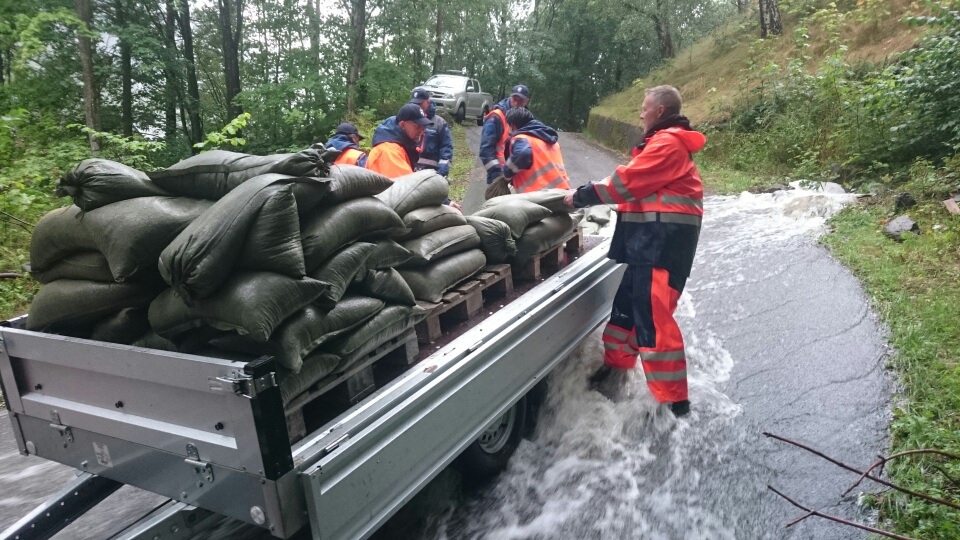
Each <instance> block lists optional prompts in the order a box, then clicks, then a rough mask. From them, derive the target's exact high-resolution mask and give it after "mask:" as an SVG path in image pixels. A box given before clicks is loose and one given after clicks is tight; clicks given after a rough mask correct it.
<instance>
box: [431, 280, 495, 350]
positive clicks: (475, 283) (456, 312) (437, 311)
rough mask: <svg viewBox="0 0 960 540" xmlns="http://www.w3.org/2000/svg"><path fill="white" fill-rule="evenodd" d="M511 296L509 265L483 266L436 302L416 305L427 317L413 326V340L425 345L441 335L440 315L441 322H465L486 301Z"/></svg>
mask: <svg viewBox="0 0 960 540" xmlns="http://www.w3.org/2000/svg"><path fill="white" fill-rule="evenodd" d="M485 293H486V294H485ZM511 293H513V274H512V272H511V270H510V265H509V264H493V265H488V266H484V267H483V268H482V269H481V270H480V272H479V273H477V274H476V275H474V276H473V277H470V278H468V279H466V280H464V281H462V282H460V284H458V285H456V286H454V287H452V288H451V289H450V290H448V291H447V292H446V293H445V294H444V295H443V298H442V299H441V300H440V302H439V303H436V304H434V303H432V302H417V304H418V305H419V306H420V307H422V308H424V309H426V310H428V314H427V318H426V319H424V320H423V322H421V323H420V324H418V325H417V326H416V330H417V339H418V340H419V341H420V343H425V344H430V343H433V342H435V341H437V340H438V339H439V338H440V336H441V335H442V334H443V328H442V325H441V320H440V318H441V315H443V316H444V318H445V319H448V318H449V319H453V320H456V321H468V320H470V319H472V318H473V317H475V316H476V315H477V314H478V313H480V310H482V309H483V303H484V301H486V300H487V299H489V298H502V297H505V296H507V295H509V294H511Z"/></svg>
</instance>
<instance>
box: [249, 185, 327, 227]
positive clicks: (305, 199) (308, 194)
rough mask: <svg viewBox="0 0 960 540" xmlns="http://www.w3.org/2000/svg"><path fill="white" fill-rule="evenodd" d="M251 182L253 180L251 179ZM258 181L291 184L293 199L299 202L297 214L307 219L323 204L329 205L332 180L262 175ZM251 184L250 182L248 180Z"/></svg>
mask: <svg viewBox="0 0 960 540" xmlns="http://www.w3.org/2000/svg"><path fill="white" fill-rule="evenodd" d="M250 180H253V178H251V179H250ZM257 180H258V181H263V182H267V181H268V180H269V181H273V182H275V183H279V184H290V185H291V186H292V189H293V198H295V199H296V200H297V214H298V215H299V216H300V219H301V220H302V219H305V218H306V217H307V216H309V215H310V214H311V213H312V212H313V211H314V209H316V208H317V206H318V205H320V204H321V203H323V204H327V203H329V201H328V199H327V196H328V195H329V194H330V179H329V178H315V177H312V176H290V175H288V174H275V173H270V174H261V175H260V176H258V177H257ZM248 182H249V180H248Z"/></svg>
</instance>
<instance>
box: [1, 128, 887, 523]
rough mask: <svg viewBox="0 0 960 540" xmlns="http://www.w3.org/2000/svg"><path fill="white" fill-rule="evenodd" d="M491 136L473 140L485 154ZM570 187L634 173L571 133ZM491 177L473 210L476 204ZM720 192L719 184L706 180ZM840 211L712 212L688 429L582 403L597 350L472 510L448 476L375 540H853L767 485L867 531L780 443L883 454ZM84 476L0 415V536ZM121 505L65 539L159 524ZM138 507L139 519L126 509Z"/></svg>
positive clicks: (720, 204)
mask: <svg viewBox="0 0 960 540" xmlns="http://www.w3.org/2000/svg"><path fill="white" fill-rule="evenodd" d="M478 137H479V129H478V128H471V129H469V131H468V140H469V141H470V142H471V145H473V146H474V147H476V145H477V138H478ZM561 144H562V145H563V153H564V160H565V162H566V166H567V170H568V171H569V173H570V176H571V180H572V182H573V183H574V184H576V185H579V184H582V183H583V182H585V181H587V180H595V179H599V178H601V177H603V176H605V175H606V174H608V173H609V172H610V171H612V170H613V168H614V167H615V166H616V164H617V163H620V162H622V160H623V159H624V158H623V156H619V155H616V154H614V153H612V152H609V151H606V150H604V149H602V148H600V147H598V146H596V145H594V144H592V143H590V142H588V141H584V140H583V139H582V138H580V137H578V136H576V135H572V134H568V133H563V134H561ZM483 177H484V176H483V173H482V170H481V169H479V168H478V169H476V170H475V171H474V182H473V183H472V185H471V186H470V188H469V190H468V192H467V195H466V197H465V200H464V206H465V209H466V210H467V211H468V212H469V211H472V210H474V209H476V208H477V207H479V205H480V204H481V203H482V198H483V196H482V193H483V188H484V187H485V186H484V182H483ZM705 180H706V182H707V185H708V186H709V178H706V179H705ZM838 207H839V201H838V198H837V197H833V196H827V195H824V194H822V193H817V192H790V193H780V194H774V195H758V196H752V195H743V196H736V197H717V196H713V197H709V198H708V200H707V201H706V203H705V212H706V217H705V224H704V230H703V235H702V237H701V243H700V249H699V251H698V255H697V260H696V263H695V266H694V271H693V276H692V277H691V279H690V280H689V281H688V283H687V288H686V290H685V292H684V295H683V297H682V299H681V303H680V307H679V309H678V320H679V322H680V325H681V327H682V329H683V331H684V336H685V339H686V345H687V352H688V358H689V361H690V369H689V371H690V393H691V401H692V412H691V414H690V415H689V416H688V417H686V418H684V419H682V420H679V421H678V420H676V419H674V418H673V417H672V415H670V414H669V413H667V412H666V411H663V410H661V408H659V407H658V406H657V405H656V404H655V403H654V402H653V400H652V398H651V397H650V396H649V393H648V392H647V390H646V385H645V383H644V382H643V380H642V377H639V378H638V377H633V378H632V380H631V382H630V384H629V386H628V392H627V394H626V395H625V397H624V399H622V400H620V401H619V402H617V403H613V402H610V401H609V400H607V399H606V398H604V397H602V396H600V395H599V394H597V393H596V392H593V391H590V390H588V389H587V386H586V378H587V376H588V375H589V374H590V373H591V372H592V371H593V370H594V369H596V367H597V366H598V365H599V364H600V362H601V361H602V360H601V359H602V350H601V345H600V341H599V335H598V334H597V335H594V336H593V337H592V338H591V339H589V340H588V341H587V342H585V343H584V345H583V346H582V347H581V348H580V350H579V351H578V352H577V353H576V354H574V355H573V356H572V357H571V358H569V359H568V360H566V361H564V362H563V363H562V364H561V365H560V366H559V367H558V368H557V370H556V371H555V372H554V373H553V374H552V375H551V378H550V391H549V397H548V402H547V404H546V406H545V408H544V410H543V412H542V416H541V420H540V424H539V426H538V428H537V430H536V433H535V435H534V437H533V438H532V440H530V441H524V442H523V443H522V444H521V447H520V449H519V450H518V452H517V454H516V455H515V456H514V458H513V459H512V460H511V464H510V466H509V468H508V470H507V471H506V472H505V473H504V474H503V475H501V476H500V477H499V478H498V479H497V480H496V481H495V482H494V483H492V484H491V485H489V486H487V487H485V488H483V489H481V490H479V491H476V492H472V493H464V492H463V491H462V490H461V489H460V483H459V479H458V477H457V475H456V473H454V472H452V471H445V472H444V473H442V474H441V475H440V476H439V477H438V478H437V479H436V480H435V481H434V482H432V483H431V484H430V485H429V486H428V487H427V488H426V489H425V490H424V492H422V493H421V495H419V496H417V497H416V498H415V499H414V500H413V501H412V502H411V503H410V504H408V506H407V507H406V508H405V509H404V510H401V512H400V513H399V514H398V516H397V517H396V518H395V519H394V520H393V521H392V522H391V523H389V524H388V525H387V526H386V527H385V530H382V531H381V533H379V534H378V535H377V537H378V538H431V539H432V538H436V539H446V538H450V539H454V538H485V539H491V540H493V539H501V538H503V539H508V538H515V539H541V538H542V539H548V538H549V539H571V540H573V539H582V538H583V539H585V538H597V539H608V538H609V539H619V538H645V539H665V540H666V539H726V538H729V539H734V538H736V539H747V540H752V539H766V538H770V539H773V538H788V539H818V540H819V539H847V538H865V537H866V535H864V534H860V533H858V532H857V531H854V530H852V529H849V528H845V527H842V526H840V525H837V524H833V523H829V522H827V521H824V520H821V519H818V518H809V519H807V520H805V521H803V522H801V523H800V524H799V525H796V526H794V527H792V528H790V529H786V530H785V529H784V528H783V526H784V525H785V524H786V523H787V522H789V521H790V520H792V519H793V518H795V517H798V516H800V515H802V512H801V511H799V510H797V509H794V508H793V507H791V506H790V505H789V504H788V503H786V502H785V501H783V500H782V499H780V498H778V497H777V496H776V495H774V494H773V493H771V492H769V491H768V490H767V485H768V484H769V485H772V486H774V487H776V488H777V489H779V490H781V491H783V492H785V493H787V494H788V495H790V496H791V497H794V498H795V499H797V500H798V501H800V502H803V503H806V504H808V505H810V506H811V507H814V508H817V509H819V510H821V511H824V512H827V513H831V514H835V515H838V516H841V517H845V518H848V519H856V520H860V521H869V520H870V519H871V518H872V516H871V514H870V512H869V510H868V509H865V508H863V507H861V506H860V505H859V504H858V500H859V497H858V495H859V491H860V490H861V489H863V487H861V488H858V490H855V491H854V492H853V494H852V495H851V496H849V497H847V498H843V499H841V498H840V496H839V495H840V493H841V492H842V491H844V490H845V489H846V488H847V487H848V486H849V485H850V484H852V483H853V482H854V481H855V480H856V475H853V474H852V473H848V472H846V471H843V470H841V469H838V468H837V467H835V466H833V465H831V464H829V463H827V462H825V461H823V460H822V459H820V458H817V457H815V456H812V455H810V454H808V453H805V452H803V451H802V450H799V449H796V448H793V447H790V446H787V445H785V444H783V443H778V442H776V441H771V440H769V439H767V438H765V437H763V436H762V435H761V433H762V432H763V431H770V432H774V433H777V434H779V435H783V436H786V437H789V438H793V439H796V440H799V441H801V442H804V443H806V444H809V445H811V446H814V447H816V448H817V449H819V450H821V451H823V452H825V453H827V454H829V455H832V456H834V457H837V458H840V459H842V460H844V461H847V462H849V463H851V464H854V465H857V466H864V465H865V464H867V463H870V462H871V460H872V458H873V456H875V455H876V454H877V453H882V452H884V451H885V449H886V444H887V426H888V424H889V411H888V405H889V399H890V395H891V392H892V390H893V385H892V383H891V380H890V378H889V376H888V374H887V373H886V372H885V371H884V363H885V358H886V354H887V347H886V342H885V336H884V332H883V328H882V326H881V325H880V324H879V323H878V322H877V320H876V318H875V316H874V315H873V314H872V313H871V312H870V310H869V303H868V300H867V298H866V297H865V296H864V294H863V292H862V290H861V288H860V286H859V284H858V283H857V281H856V280H855V279H854V278H853V277H852V275H851V274H850V273H849V272H848V271H847V270H846V269H844V268H843V267H842V266H841V265H839V264H838V263H837V262H836V261H834V260H833V259H832V258H831V257H830V255H829V253H828V252H827V251H826V250H825V249H824V248H822V247H820V246H819V245H818V244H817V240H816V238H817V235H818V234H819V233H820V232H822V230H823V222H824V216H825V215H829V214H830V213H831V212H833V211H835V210H836V208H838ZM72 474H73V473H72V472H71V471H70V470H69V469H68V468H66V467H62V466H59V465H54V464H47V463H45V462H43V461H42V460H39V459H36V458H32V457H23V456H19V455H18V454H16V445H15V442H14V440H13V438H12V436H11V432H10V426H9V421H8V419H7V418H6V416H5V413H4V414H0V530H2V529H3V528H4V527H6V526H8V525H9V524H11V523H12V522H13V521H15V520H16V519H17V518H19V517H20V516H21V515H22V514H23V513H25V512H26V511H28V510H29V508H30V507H31V506H32V505H33V504H35V503H36V502H39V501H40V500H42V498H43V497H45V496H46V495H48V494H50V493H53V492H54V491H56V490H58V489H59V487H60V485H61V483H62V482H64V481H66V480H68V479H69V478H71V477H72ZM155 500H156V498H155V497H153V496H152V495H150V494H145V493H143V492H139V491H137V490H133V489H132V488H124V491H121V492H118V493H117V494H115V495H113V496H112V497H111V498H110V499H108V501H107V503H111V504H114V506H113V507H112V509H110V510H108V511H106V512H102V513H100V514H96V515H95V516H99V517H95V516H90V517H85V519H89V520H90V521H91V523H88V524H87V525H85V526H83V527H81V526H80V525H81V524H77V525H76V526H75V527H74V528H73V529H72V531H65V532H64V533H62V534H61V535H59V536H58V538H103V537H104V536H105V533H106V531H108V530H110V527H111V526H112V527H117V526H119V522H120V521H123V520H125V519H127V518H128V517H130V516H133V514H135V513H136V512H138V511H143V510H144V509H147V508H150V507H151V505H152V504H154V503H155V502H156V501H155ZM131 502H132V506H131Z"/></svg>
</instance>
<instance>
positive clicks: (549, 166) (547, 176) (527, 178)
mask: <svg viewBox="0 0 960 540" xmlns="http://www.w3.org/2000/svg"><path fill="white" fill-rule="evenodd" d="M510 145H511V147H512V149H516V148H517V147H518V146H526V147H527V148H528V149H529V157H527V156H524V157H526V159H520V158H521V155H518V154H517V153H516V152H514V151H512V150H511V153H510V154H511V155H510V158H509V159H508V160H507V170H505V171H504V173H506V174H507V177H508V178H512V180H513V187H514V189H516V190H517V192H518V193H528V192H531V191H540V190H541V189H551V188H559V189H570V184H569V180H568V179H567V171H566V169H565V168H564V166H563V155H561V153H560V143H553V144H549V143H547V142H546V141H543V140H541V139H539V138H537V137H534V136H532V135H529V134H526V133H519V134H516V135H514V137H513V139H512V141H511V142H510ZM527 145H529V146H527ZM527 148H524V154H526V153H527V152H526V150H527ZM527 160H529V161H527ZM523 161H527V162H528V163H529V165H528V166H527V167H524V168H520V167H518V166H517V163H515V162H520V163H522V162H523Z"/></svg>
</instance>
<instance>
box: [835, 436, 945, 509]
mask: <svg viewBox="0 0 960 540" xmlns="http://www.w3.org/2000/svg"><path fill="white" fill-rule="evenodd" d="M915 454H937V455H941V456H946V457H948V458H951V459H956V460H960V456H958V455H956V454H951V453H950V452H944V451H943V450H935V449H926V448H925V449H919V450H907V451H906V452H899V453H896V454H893V455H892V456H890V457H883V456H877V457H878V458H880V459H879V461H877V462H876V463H874V464H873V465H871V466H870V468H869V469H867V470H865V471H863V474H861V475H860V478H859V479H858V480H857V481H856V482H855V483H854V484H853V485H852V486H850V489H848V490H846V491H844V492H843V493H842V494H841V495H840V496H841V497H846V496H847V494H849V493H850V492H851V491H853V488H855V487H857V486H859V485H860V482H863V479H864V478H866V477H867V475H868V474H870V473H871V472H873V470H874V469H876V468H877V467H883V466H884V465H885V464H886V463H887V462H888V461H890V460H891V459H896V458H898V457H903V456H910V455H915ZM881 470H882V469H881ZM947 478H949V476H947Z"/></svg>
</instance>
